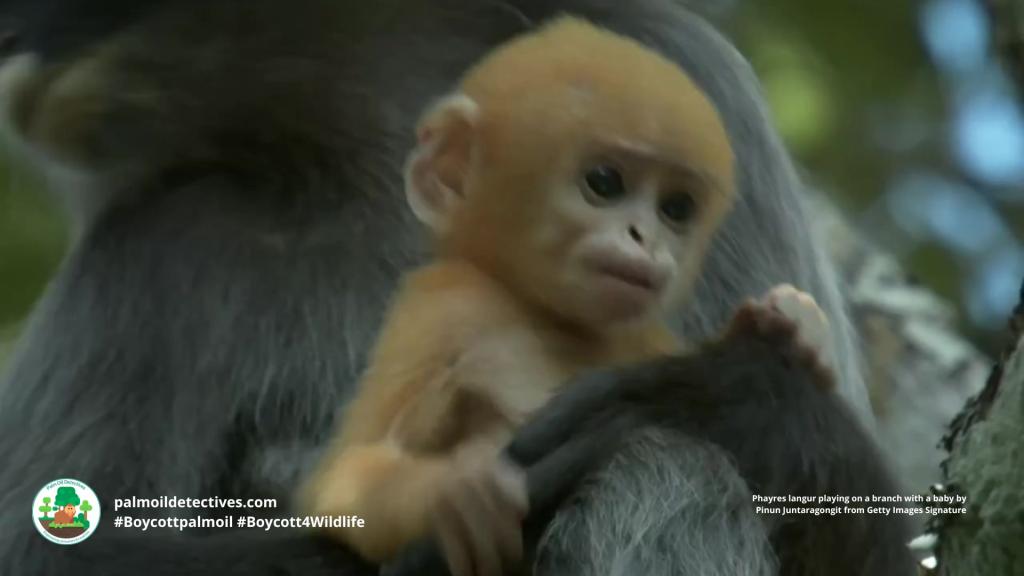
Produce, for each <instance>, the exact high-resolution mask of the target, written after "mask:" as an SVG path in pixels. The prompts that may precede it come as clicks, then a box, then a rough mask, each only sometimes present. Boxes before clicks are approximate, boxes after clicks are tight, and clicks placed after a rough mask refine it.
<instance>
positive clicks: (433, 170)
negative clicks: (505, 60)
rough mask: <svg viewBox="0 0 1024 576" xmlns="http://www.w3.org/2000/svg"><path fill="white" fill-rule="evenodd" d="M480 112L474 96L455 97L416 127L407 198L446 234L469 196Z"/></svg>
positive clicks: (437, 106) (425, 219)
mask: <svg viewBox="0 0 1024 576" xmlns="http://www.w3.org/2000/svg"><path fill="white" fill-rule="evenodd" d="M479 115H480V109H479V107H478V106H477V104H476V102H474V101H473V100H472V99H471V98H470V97H468V96H466V95H464V94H453V95H451V96H447V97H445V98H444V99H443V100H441V101H440V102H438V103H437V104H435V105H434V106H433V107H432V108H431V109H430V110H429V111H427V113H426V114H425V115H424V116H423V119H422V120H420V123H419V126H417V128H416V149H415V150H413V152H412V154H411V155H410V157H409V161H408V163H407V164H406V168H405V195H406V199H407V200H408V202H409V206H410V207H411V208H412V211H413V213H414V214H415V215H416V217H417V218H419V219H420V221H422V222H423V223H424V224H426V225H427V226H430V227H431V228H432V229H433V230H435V231H438V232H440V231H443V230H444V229H445V228H446V227H447V224H448V220H449V216H450V215H451V211H452V209H453V208H454V207H455V206H456V205H457V204H458V203H459V202H460V201H461V200H462V199H463V197H464V195H465V182H466V177H467V176H468V175H469V168H470V159H471V156H472V150H473V142H474V135H475V132H476V127H477V118H478V117H479Z"/></svg>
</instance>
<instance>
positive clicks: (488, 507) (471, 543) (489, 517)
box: [431, 454, 528, 576]
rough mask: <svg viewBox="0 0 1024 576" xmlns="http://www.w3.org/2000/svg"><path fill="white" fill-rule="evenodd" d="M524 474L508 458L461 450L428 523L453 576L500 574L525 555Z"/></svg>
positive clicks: (526, 504) (526, 505)
mask: <svg viewBox="0 0 1024 576" xmlns="http://www.w3.org/2000/svg"><path fill="white" fill-rule="evenodd" d="M527 508H528V500H527V492H526V475H525V473H524V472H523V470H522V469H520V468H519V467H518V466H516V465H515V464H512V463H511V462H509V461H507V460H505V459H503V458H500V457H497V456H494V455H493V454H487V455H472V456H470V455H462V456H460V457H457V458H456V465H455V466H454V467H453V468H452V470H451V474H450V475H449V477H448V479H447V480H446V482H445V485H444V487H443V488H442V490H441V493H440V496H439V498H438V499H437V501H436V502H435V505H434V507H433V510H432V518H431V523H432V527H433V531H434V534H435V536H436V537H437V540H438V543H439V544H440V545H441V550H442V551H443V552H444V555H445V558H446V559H447V560H448V568H449V569H450V570H451V573H452V576H501V575H502V574H507V573H511V572H512V571H514V570H515V569H516V568H517V567H518V565H519V563H520V562H521V561H522V556H523V536H522V521H523V518H524V517H525V516H526V512H527Z"/></svg>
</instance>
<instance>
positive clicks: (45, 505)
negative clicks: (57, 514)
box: [39, 496, 57, 520]
mask: <svg viewBox="0 0 1024 576" xmlns="http://www.w3.org/2000/svg"><path fill="white" fill-rule="evenodd" d="M52 501H53V499H52V498H50V497H49V496H46V497H44V498H43V505H42V506H40V507H39V511H40V512H42V513H43V519H44V520H49V519H50V517H49V516H48V514H49V513H50V512H52V511H54V510H56V509H57V507H56V506H52V507H51V506H50V502H52Z"/></svg>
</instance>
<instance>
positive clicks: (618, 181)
mask: <svg viewBox="0 0 1024 576" xmlns="http://www.w3.org/2000/svg"><path fill="white" fill-rule="evenodd" d="M583 178H584V180H585V181H586V183H587V190H588V191H589V194H588V198H592V200H594V201H596V202H597V203H607V202H613V201H615V200H618V199H619V198H621V197H623V196H625V194H626V185H625V184H624V183H623V181H622V174H620V173H619V171H618V170H616V169H615V168H612V167H611V166H598V167H596V168H591V169H590V170H588V171H587V173H586V174H585V175H584V177H583Z"/></svg>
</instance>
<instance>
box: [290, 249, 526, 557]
mask: <svg viewBox="0 0 1024 576" xmlns="http://www.w3.org/2000/svg"><path fill="white" fill-rule="evenodd" d="M493 289H494V286H493V285H492V284H491V283H490V282H489V281H487V280H486V279H484V278H482V277H480V276H479V274H478V273H477V272H476V271H475V270H473V269H471V268H469V267H467V266H465V265H462V264H458V263H452V262H438V263H435V264H432V265H430V266H428V267H426V268H424V269H422V270H420V271H419V272H417V273H415V274H412V275H410V277H409V278H408V279H407V280H406V282H405V284H404V286H403V288H402V289H401V290H400V291H399V294H398V296H397V298H396V300H395V303H394V305H393V306H392V310H391V312H390V314H389V317H388V319H387V320H386V321H385V325H384V327H383V330H382V331H381V334H380V338H379V341H378V344H377V348H376V350H375V352H374V356H373V358H372V362H371V365H370V367H369V369H368V370H367V373H366V377H365V378H364V379H363V382H361V385H360V392H359V395H358V396H357V397H356V398H355V399H354V400H353V401H352V402H351V404H350V405H349V408H348V410H347V415H346V419H345V421H344V425H343V428H342V429H341V430H340V433H339V435H338V437H337V438H336V439H335V442H334V444H333V446H332V447H331V448H330V449H329V450H328V452H327V453H326V455H325V456H324V457H323V458H322V459H321V462H320V463H319V465H318V468H317V470H316V471H315V472H314V474H313V476H312V477H311V479H310V481H309V482H308V483H307V484H306V486H305V487H304V488H303V490H302V491H301V494H300V497H299V502H300V507H301V508H302V511H303V513H305V514H309V515H315V516H321V515H330V516H334V515H355V516H358V517H360V518H361V519H362V520H363V521H364V522H365V524H364V525H363V526H361V527H356V528H330V529H328V532H329V533H330V534H331V535H333V536H335V537H337V538H338V539H339V540H341V541H343V542H345V543H347V544H348V545H350V546H352V547H353V548H354V549H355V550H356V551H357V552H359V553H360V554H361V555H362V556H363V557H364V558H367V559H369V560H372V561H375V562H380V561H383V560H386V559H390V558H394V557H395V556H396V555H397V554H398V552H399V551H401V549H402V548H403V547H405V546H406V545H408V544H409V543H411V542H413V541H415V540H416V539H418V538H422V537H423V536H425V535H426V534H428V533H431V532H435V531H440V532H442V533H443V532H444V531H445V528H446V522H445V520H444V519H442V518H437V510H438V508H439V507H443V506H445V505H446V503H448V501H449V500H453V502H452V503H454V504H457V505H458V507H459V508H461V509H462V510H469V509H470V508H472V506H471V504H472V502H471V500H472V498H470V496H469V495H467V496H466V497H465V498H463V497H462V496H459V495H458V494H455V492H456V491H457V490H456V489H457V488H459V487H460V486H461V488H463V489H465V488H473V487H474V486H473V485H470V484H473V482H474V480H479V483H480V484H482V486H480V487H481V488H483V489H485V490H488V491H492V492H494V494H495V495H496V496H498V499H499V500H501V498H500V496H501V495H502V494H505V493H509V492H511V493H512V494H519V493H521V492H523V491H525V489H524V488H518V489H517V488H516V487H511V488H507V487H505V486H504V484H501V483H502V482H503V481H504V480H506V479H508V478H507V476H508V475H507V474H506V472H508V473H509V474H514V473H515V472H514V471H512V472H509V471H506V470H504V468H503V467H501V466H500V463H498V465H497V466H496V465H495V464H496V463H497V460H498V455H499V454H500V452H501V447H502V445H504V444H505V443H507V442H508V440H509V438H510V436H511V432H510V431H511V429H512V424H511V422H510V420H509V418H508V417H507V415H506V413H505V412H506V410H505V407H504V406H503V404H502V401H501V398H500V397H499V396H498V394H497V393H496V392H493V391H492V390H493V387H494V386H495V385H496V384H495V383H493V382H486V381H481V380H483V379H484V378H482V377H481V374H479V372H478V370H479V368H478V366H479V364H478V362H476V361H472V360H471V361H465V360H464V359H465V358H467V357H471V358H479V357H481V356H482V357H484V358H487V357H489V356H491V355H492V354H491V353H490V350H491V349H490V348H489V347H487V345H486V344H484V349H483V351H482V352H481V353H480V354H474V352H475V351H477V349H476V347H477V346H479V345H480V342H485V343H486V342H487V341H488V339H487V337H486V336H484V335H483V333H482V332H483V329H486V328H488V327H490V328H493V327H494V326H493V325H494V324H497V323H500V322H502V321H503V320H508V319H509V318H508V316H507V315H506V314H503V311H502V310H501V308H502V305H503V297H502V294H501V293H500V292H497V291H494V290H493ZM505 312H507V311H505ZM424 335H427V336H426V337H424ZM440 335H445V337H439V336H440ZM488 366H490V364H488ZM470 382H472V386H467V384H468V383H470ZM512 479H515V477H513V478H512ZM493 483H497V485H491V484H493ZM520 483H521V480H520ZM450 496H454V497H455V498H454V499H452V498H450ZM520 500H522V501H525V496H521V497H520V498H518V499H515V501H510V502H508V503H509V504H511V505H512V506H510V508H519V507H520V506H519V505H516V504H515V502H518V501H520ZM521 506H525V503H523V504H522V505H521ZM506 512H510V514H508V515H507V516H511V517H515V522H516V523H518V521H519V519H520V517H519V516H517V515H516V514H514V513H512V512H514V510H512V509H510V510H507V511H506ZM453 515H455V514H454V513H453ZM461 520H462V521H463V522H474V523H487V522H488V521H489V520H490V518H489V515H487V514H483V513H481V514H470V513H466V514H464V516H463V517H462V519H461ZM509 526H513V524H509ZM473 528H474V532H476V533H477V534H479V535H482V534H484V533H486V532H487V530H488V528H487V527H486V526H480V527H476V526H474V527H473ZM508 531H509V530H505V532H508ZM506 536H507V535H506ZM504 540H508V538H504ZM516 540H517V541H518V538H516ZM508 546H517V545H516V544H509V545H508Z"/></svg>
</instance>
